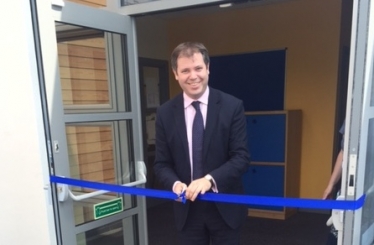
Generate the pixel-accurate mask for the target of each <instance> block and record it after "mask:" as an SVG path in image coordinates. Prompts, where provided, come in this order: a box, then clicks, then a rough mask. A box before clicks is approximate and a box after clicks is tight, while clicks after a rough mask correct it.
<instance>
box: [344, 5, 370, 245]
mask: <svg viewBox="0 0 374 245" xmlns="http://www.w3.org/2000/svg"><path fill="white" fill-rule="evenodd" d="M350 59H351V62H350V75H349V86H348V99H347V114H346V131H345V137H346V139H345V145H344V157H343V158H344V161H343V181H342V197H343V198H344V199H346V200H358V199H359V198H361V197H363V196H365V197H366V199H365V203H364V206H363V207H362V208H361V209H358V210H356V211H345V212H344V219H341V221H342V224H343V227H342V231H343V232H340V234H339V244H344V245H352V244H354V245H372V244H373V242H374V215H373V214H374V177H373V176H374V83H373V79H374V76H373V72H374V69H373V68H374V5H373V4H372V3H371V1H370V0H356V1H354V8H353V22H352V39H351V58H350Z"/></svg>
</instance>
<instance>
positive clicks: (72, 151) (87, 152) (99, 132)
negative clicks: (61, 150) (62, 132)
mask: <svg viewBox="0 0 374 245" xmlns="http://www.w3.org/2000/svg"><path fill="white" fill-rule="evenodd" d="M66 133H67V140H68V148H69V160H70V166H71V172H72V173H71V175H72V177H74V178H78V179H83V180H89V181H95V182H103V183H115V163H114V153H113V145H114V141H113V137H112V128H111V126H67V127H66ZM81 191H84V192H89V191H92V190H89V189H83V190H81Z"/></svg>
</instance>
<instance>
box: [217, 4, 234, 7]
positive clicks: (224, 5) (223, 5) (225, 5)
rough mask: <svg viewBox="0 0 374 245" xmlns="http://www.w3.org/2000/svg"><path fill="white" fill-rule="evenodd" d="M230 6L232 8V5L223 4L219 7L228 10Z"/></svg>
mask: <svg viewBox="0 0 374 245" xmlns="http://www.w3.org/2000/svg"><path fill="white" fill-rule="evenodd" d="M231 6H232V3H223V4H220V5H219V7H220V8H228V7H231Z"/></svg>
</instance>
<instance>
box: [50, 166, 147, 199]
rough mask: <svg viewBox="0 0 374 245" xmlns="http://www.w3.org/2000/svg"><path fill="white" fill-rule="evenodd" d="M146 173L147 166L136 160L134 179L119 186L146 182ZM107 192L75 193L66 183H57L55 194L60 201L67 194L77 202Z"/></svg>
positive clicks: (66, 197)
mask: <svg viewBox="0 0 374 245" xmlns="http://www.w3.org/2000/svg"><path fill="white" fill-rule="evenodd" d="M146 175H147V168H146V166H145V163H144V162H143V161H137V162H136V181H134V182H130V183H126V184H123V185H121V186H127V187H131V186H136V185H141V184H145V183H146V182H147V177H146ZM108 192H110V191H105V190H99V191H94V192H90V193H87V194H82V195H75V194H74V193H73V192H72V191H71V190H70V189H69V186H68V185H67V184H57V196H58V200H59V201H60V202H64V201H66V200H67V199H68V196H70V198H71V199H73V200H74V201H77V202H79V201H82V200H86V199H88V198H92V197H96V196H100V195H103V194H105V193H108Z"/></svg>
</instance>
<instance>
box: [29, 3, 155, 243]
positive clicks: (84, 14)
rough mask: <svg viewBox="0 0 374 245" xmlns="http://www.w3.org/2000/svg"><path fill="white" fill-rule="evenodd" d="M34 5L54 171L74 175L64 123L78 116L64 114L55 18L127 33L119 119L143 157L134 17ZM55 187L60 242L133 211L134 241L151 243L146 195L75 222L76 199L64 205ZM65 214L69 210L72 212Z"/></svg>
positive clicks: (77, 7)
mask: <svg viewBox="0 0 374 245" xmlns="http://www.w3.org/2000/svg"><path fill="white" fill-rule="evenodd" d="M55 2H56V1H55ZM34 6H35V11H36V14H37V17H36V18H37V25H38V31H39V33H38V36H39V38H40V54H41V60H42V61H41V63H42V65H43V67H42V70H43V75H44V84H42V86H44V88H45V94H44V96H43V97H44V99H45V100H44V102H43V103H45V104H46V108H45V109H46V110H47V111H45V115H46V116H47V117H48V119H47V120H48V121H49V126H50V127H49V129H47V130H46V131H49V132H50V134H49V135H47V136H48V137H49V138H47V141H48V142H47V144H48V147H49V155H50V159H51V163H50V164H51V165H50V168H51V174H56V175H59V176H66V177H68V176H69V175H70V172H69V166H68V164H64V163H68V162H69V161H68V157H67V156H68V151H67V147H65V146H67V139H66V132H65V123H66V122H67V121H69V120H71V119H72V118H74V115H64V108H63V105H62V95H61V85H60V75H59V65H58V51H57V42H56V40H57V39H56V30H55V21H59V22H64V23H67V24H72V25H78V26H84V27H88V28H94V29H100V30H104V31H108V32H113V33H119V34H124V35H126V43H125V44H124V45H125V52H126V58H127V59H122V60H121V61H120V62H127V63H126V64H125V65H126V67H127V71H128V74H126V78H127V79H128V81H129V83H130V85H131V86H129V94H131V95H132V96H131V98H130V101H129V103H130V105H131V111H129V112H124V113H123V115H122V116H121V118H122V119H124V120H125V119H130V120H132V121H133V123H132V135H133V137H132V144H133V153H134V163H133V164H135V162H137V161H143V160H144V159H143V140H142V128H141V104H140V88H139V80H138V64H137V63H138V62H137V44H136V33H135V21H134V19H133V18H132V17H129V16H125V15H120V14H117V13H114V12H110V11H107V10H104V9H97V8H92V7H87V6H83V5H80V4H75V3H71V2H62V1H61V2H58V4H51V2H49V1H45V0H35V1H34ZM117 61H118V60H117ZM117 61H115V62H117ZM122 119H121V120H122ZM52 186H53V187H52V192H53V196H54V209H55V214H56V216H55V221H56V224H57V226H58V228H59V229H58V230H57V232H56V233H57V236H58V243H59V244H62V243H64V244H75V243H76V234H78V233H79V232H84V231H86V230H90V229H93V228H96V227H100V226H102V225H103V224H108V223H111V222H114V221H117V220H122V219H123V218H125V217H133V216H136V217H137V222H135V223H136V224H135V230H136V232H137V235H138V237H137V238H135V240H136V241H137V242H138V243H139V244H148V234H147V216H146V205H145V198H144V197H139V196H137V197H135V198H136V206H134V208H131V209H130V210H125V211H124V212H121V213H119V214H115V215H112V216H109V217H106V218H103V219H101V220H99V221H92V222H90V223H88V224H85V225H80V226H79V227H76V226H75V222H74V211H73V205H72V203H73V200H71V199H69V200H68V201H66V202H64V203H63V204H60V203H59V202H58V201H57V198H56V197H57V190H56V185H52ZM143 187H144V185H143ZM66 214H71V216H69V215H66ZM66 216H69V217H66ZM104 220H105V221H104ZM95 224H96V225H95Z"/></svg>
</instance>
